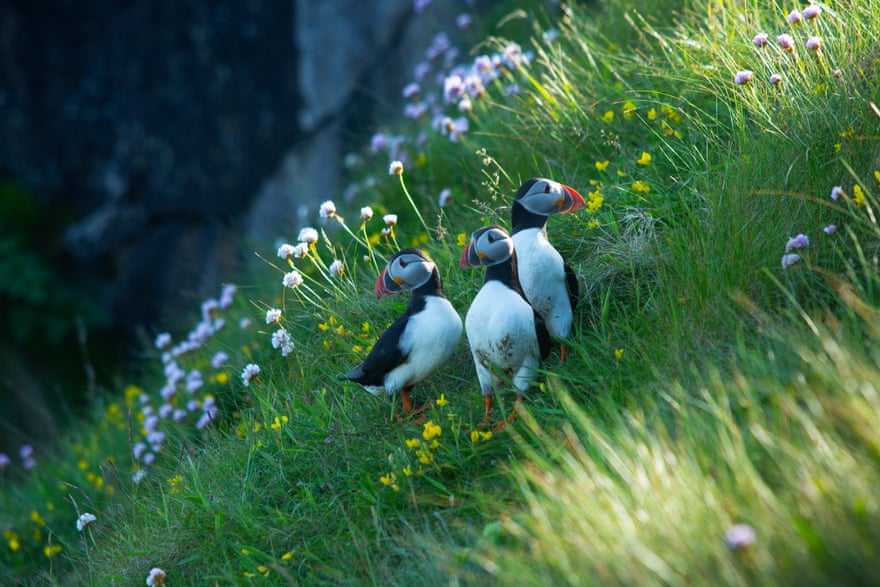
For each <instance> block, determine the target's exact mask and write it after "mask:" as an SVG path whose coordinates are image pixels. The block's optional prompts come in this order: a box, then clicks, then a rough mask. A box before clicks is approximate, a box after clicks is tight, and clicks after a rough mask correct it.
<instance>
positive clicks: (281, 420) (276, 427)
mask: <svg viewBox="0 0 880 587" xmlns="http://www.w3.org/2000/svg"><path fill="white" fill-rule="evenodd" d="M284 424H287V416H281V417H280V418H279V417H278V416H275V421H274V422H272V425H271V426H270V428H272V430H281V426H282V425H284Z"/></svg>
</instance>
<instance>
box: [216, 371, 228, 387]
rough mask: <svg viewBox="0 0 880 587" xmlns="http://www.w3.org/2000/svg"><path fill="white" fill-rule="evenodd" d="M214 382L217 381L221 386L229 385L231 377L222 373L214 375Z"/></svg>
mask: <svg viewBox="0 0 880 587" xmlns="http://www.w3.org/2000/svg"><path fill="white" fill-rule="evenodd" d="M214 381H216V382H217V383H219V384H220V385H226V384H227V383H229V375H228V374H226V373H224V372H222V371H221V372H220V373H217V374H216V375H214Z"/></svg>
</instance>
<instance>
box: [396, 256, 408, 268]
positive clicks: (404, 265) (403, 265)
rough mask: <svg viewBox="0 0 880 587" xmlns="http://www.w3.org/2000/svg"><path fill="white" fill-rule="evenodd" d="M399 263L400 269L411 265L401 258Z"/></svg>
mask: <svg viewBox="0 0 880 587" xmlns="http://www.w3.org/2000/svg"><path fill="white" fill-rule="evenodd" d="M398 262H399V263H400V267H401V268H403V267H406V266H407V265H409V263H407V262H406V261H405V260H404V259H403V257H401V258H400V259H398Z"/></svg>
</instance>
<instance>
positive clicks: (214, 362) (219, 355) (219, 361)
mask: <svg viewBox="0 0 880 587" xmlns="http://www.w3.org/2000/svg"><path fill="white" fill-rule="evenodd" d="M228 360H229V355H228V354H226V353H224V352H223V351H217V352H216V353H215V354H214V356H213V357H211V366H212V367H214V368H215V369H219V368H220V367H222V366H223V365H225V364H226V361H228Z"/></svg>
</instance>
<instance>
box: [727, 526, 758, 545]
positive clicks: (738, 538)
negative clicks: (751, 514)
mask: <svg viewBox="0 0 880 587" xmlns="http://www.w3.org/2000/svg"><path fill="white" fill-rule="evenodd" d="M755 540H756V538H755V529H754V528H752V527H751V526H749V525H748V524H736V525H735V526H731V527H730V529H729V530H728V531H727V532H726V533H725V534H724V544H726V545H727V548H729V549H730V550H742V549H743V548H748V547H749V546H752V545H753V544H754V543H755Z"/></svg>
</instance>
